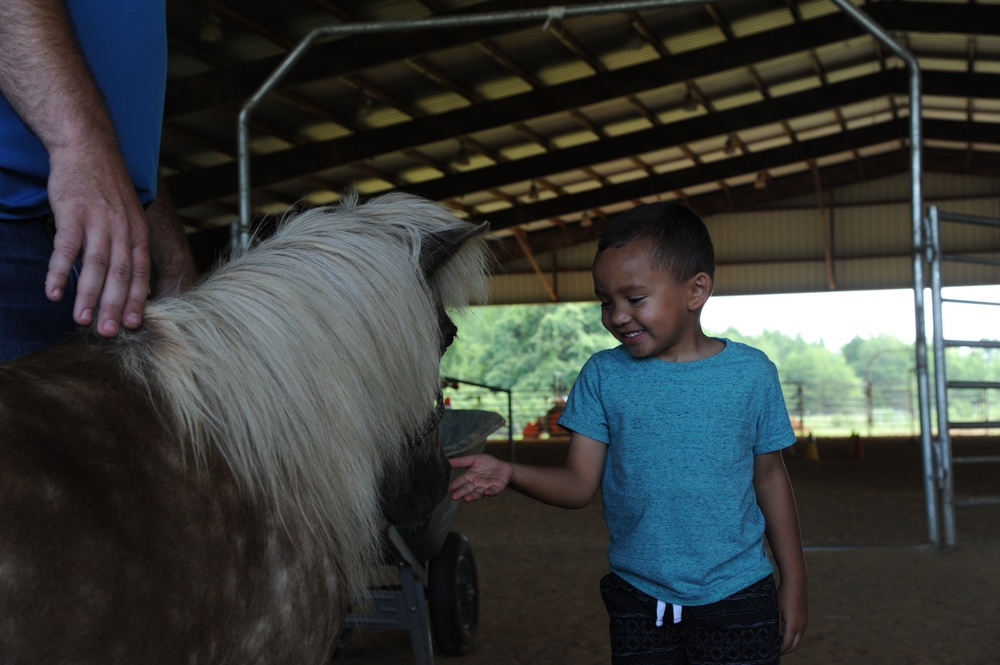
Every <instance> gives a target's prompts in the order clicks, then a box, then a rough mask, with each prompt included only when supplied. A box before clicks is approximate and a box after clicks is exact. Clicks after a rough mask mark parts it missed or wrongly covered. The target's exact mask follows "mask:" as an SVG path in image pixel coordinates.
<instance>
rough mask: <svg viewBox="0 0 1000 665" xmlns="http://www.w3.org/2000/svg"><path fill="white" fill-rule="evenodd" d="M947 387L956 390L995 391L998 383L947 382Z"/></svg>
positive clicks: (999, 385)
mask: <svg viewBox="0 0 1000 665" xmlns="http://www.w3.org/2000/svg"><path fill="white" fill-rule="evenodd" d="M947 386H948V387H949V388H954V389H956V390H996V389H1000V381H948V383H947Z"/></svg>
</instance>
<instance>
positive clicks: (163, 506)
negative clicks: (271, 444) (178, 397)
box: [0, 338, 345, 664]
mask: <svg viewBox="0 0 1000 665" xmlns="http://www.w3.org/2000/svg"><path fill="white" fill-rule="evenodd" d="M100 346H101V345H100V343H98V342H94V341H93V340H85V339H82V338H81V339H76V340H73V341H70V342H67V343H65V344H63V345H60V346H59V347H57V348H56V349H53V350H51V351H49V352H48V353H45V354H42V355H37V356H34V357H29V358H26V359H22V360H20V361H16V362H14V363H10V364H7V365H0V394H2V395H4V396H6V397H5V398H4V399H3V400H2V401H0V422H4V423H5V424H6V428H5V429H6V435H5V436H3V437H0V520H2V521H0V533H2V534H3V537H2V538H0V603H2V606H0V643H2V645H3V653H0V662H2V663H19V664H20V663H71V662H89V661H84V660H83V659H84V658H85V657H86V655H87V654H93V653H108V654H114V662H120V663H145V664H153V663H206V662H211V663H258V662H259V663H264V662H268V663H303V662H312V660H314V657H315V654H316V653H329V651H330V643H329V642H330V639H331V638H330V635H331V626H332V625H334V624H335V623H337V622H338V621H339V619H338V617H340V616H342V615H343V613H344V611H345V607H344V600H343V598H342V597H341V596H342V594H340V593H338V591H339V590H340V588H341V587H342V585H343V580H341V579H339V577H340V575H339V571H338V570H337V566H336V564H335V562H334V561H333V560H332V557H330V556H327V557H322V556H315V557H305V558H303V557H300V556H297V555H296V554H297V551H299V550H302V549H308V550H310V551H313V552H314V553H315V552H316V551H317V550H318V543H317V542H316V540H315V538H314V537H313V535H311V533H310V531H309V530H308V529H303V528H302V525H296V524H279V523H277V522H276V520H275V518H274V517H273V513H269V512H267V511H262V510H261V508H260V506H259V505H258V504H257V503H256V502H254V501H253V500H252V499H251V498H250V497H248V496H247V495H246V493H245V492H239V491H237V488H236V487H235V486H234V484H233V480H232V477H231V476H230V475H229V474H228V473H225V470H224V468H223V466H222V465H221V463H220V462H219V461H218V460H213V461H212V465H211V468H210V469H209V470H208V472H207V473H205V474H198V473H195V472H192V471H191V470H190V466H189V465H186V464H185V463H184V461H183V460H182V459H181V457H180V452H179V448H178V447H171V446H163V445H156V444H155V443H152V442H159V441H162V440H163V439H164V437H165V432H164V431H163V430H162V428H161V426H160V425H159V424H158V422H157V419H156V417H155V415H154V414H153V413H152V411H151V410H150V407H149V406H148V405H147V400H146V399H145V396H144V395H142V394H140V393H137V392H136V388H135V386H133V385H130V382H129V380H128V379H127V378H126V377H125V376H123V375H122V373H121V372H120V371H118V370H117V369H116V367H115V362H114V361H113V360H112V359H111V357H110V356H108V355H106V354H105V353H103V352H102V350H101V348H100ZM67 409H70V410H71V413H66V410H67ZM268 515H271V517H268ZM149 516H157V517H156V519H155V520H151V519H149ZM262 523H263V524H265V525H266V527H265V528H264V529H261V528H260V527H261V524H262ZM276 571H278V574H277V575H276V574H275V573H276ZM57 598H58V599H60V601H59V603H58V604H56V603H53V602H51V600H50V599H57ZM137 607H139V608H142V611H141V612H137V611H136V609H135V608H137ZM232 608H237V611H236V612H233V610H232ZM149 616H157V617H161V618H162V623H160V624H157V625H149V623H148V617H149ZM248 624H251V625H253V627H254V629H253V636H252V639H249V640H248V639H247V636H246V634H245V631H246V626H247V625H248ZM208 626H210V627H211V630H212V632H213V636H212V639H211V640H210V641H207V642H206V641H205V640H204V639H203V638H204V635H203V632H204V631H205V630H206V627H208ZM46 635H49V636H50V639H44V638H43V639H40V637H42V636H46ZM317 641H318V642H319V643H317ZM192 649H193V650H192ZM265 654H266V655H265Z"/></svg>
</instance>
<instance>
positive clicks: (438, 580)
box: [335, 409, 504, 665]
mask: <svg viewBox="0 0 1000 665" xmlns="http://www.w3.org/2000/svg"><path fill="white" fill-rule="evenodd" d="M503 424H504V419H503V416H501V415H500V414H498V413H494V412H492V411H480V410H475V409H448V410H446V411H445V413H444V417H443V418H442V420H441V425H440V433H441V444H442V446H444V450H445V454H447V456H448V457H460V456H462V455H472V454H475V453H479V452H482V451H483V449H484V448H485V447H486V437H488V436H489V435H490V434H492V433H493V432H495V431H496V430H497V429H498V428H499V427H501V426H502V425H503ZM459 505H460V504H459V502H456V501H451V500H450V499H445V500H444V501H442V502H441V503H440V504H439V505H438V506H437V508H435V509H434V512H433V513H432V514H431V518H430V521H429V522H428V525H427V527H426V528H425V529H423V530H422V531H420V532H419V533H407V532H403V531H401V529H398V528H397V527H395V526H390V527H389V528H388V529H387V533H386V538H387V540H388V543H389V545H390V548H389V550H390V560H389V561H387V564H391V565H393V566H395V567H396V569H397V570H398V573H399V583H398V584H392V585H390V586H382V587H378V588H373V589H370V590H369V591H370V597H369V600H368V602H367V603H366V605H365V607H364V608H358V609H357V610H355V609H353V608H352V610H351V612H349V614H348V616H347V619H346V620H345V622H344V626H345V628H344V632H343V633H342V636H341V640H340V642H339V643H338V653H339V652H341V651H343V650H344V649H345V648H346V647H347V645H348V643H349V641H350V636H351V632H352V631H353V630H354V629H390V630H406V631H408V632H409V633H410V641H411V643H412V644H413V655H414V661H415V662H416V664H417V665H432V664H433V662H434V650H433V647H432V641H431V635H432V634H433V643H434V644H436V645H437V647H438V649H439V650H440V651H441V652H442V653H445V654H447V655H449V656H457V655H461V654H463V653H465V652H466V651H468V649H469V647H471V646H472V643H473V642H474V640H475V636H476V629H477V627H478V625H479V580H478V577H477V574H476V561H475V558H474V557H473V554H472V547H471V545H470V544H469V541H468V539H466V537H465V536H464V535H462V534H461V533H459V532H457V531H451V530H450V529H451V523H452V521H453V520H454V518H455V513H456V512H457V511H458V507H459ZM428 624H429V625H428ZM335 657H336V654H335Z"/></svg>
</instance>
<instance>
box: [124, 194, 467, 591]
mask: <svg viewBox="0 0 1000 665" xmlns="http://www.w3.org/2000/svg"><path fill="white" fill-rule="evenodd" d="M449 224H467V222H463V221H461V220H458V219H457V218H455V217H454V215H452V214H451V213H450V212H449V211H448V210H447V209H444V208H442V207H441V206H439V205H437V204H435V203H432V202H429V201H426V200H424V199H418V198H416V197H412V196H406V195H399V194H392V195H386V196H383V197H380V198H378V199H374V200H372V201H370V202H369V203H367V204H364V205H358V204H357V203H356V201H352V200H350V199H347V200H346V201H345V202H344V203H343V204H342V205H340V206H336V207H333V208H327V209H320V210H314V211H308V212H305V213H301V214H299V215H297V216H295V217H293V218H290V219H288V220H286V221H285V222H284V223H283V224H282V226H281V228H280V229H279V230H278V231H277V232H276V233H275V235H274V236H273V237H272V238H270V239H268V240H266V241H264V242H263V243H261V245H260V246H258V247H256V248H255V249H253V250H252V251H251V252H249V253H248V254H247V255H245V256H243V257H240V258H239V259H236V260H234V261H233V262H231V263H230V264H227V265H225V266H223V267H222V268H221V269H219V270H218V271H216V272H215V273H214V274H213V275H211V276H209V277H208V278H207V279H206V280H205V281H204V282H203V283H202V284H200V285H199V286H198V287H196V288H195V289H193V290H192V291H191V292H189V293H187V294H185V295H183V296H181V297H178V298H174V299H169V300H164V301H160V302H152V303H150V306H149V309H148V313H147V316H146V328H147V333H146V334H144V335H137V336H134V337H132V338H130V339H127V340H126V343H125V344H124V345H123V348H126V347H127V348H128V349H129V351H128V353H126V354H124V355H123V357H124V358H125V359H126V364H127V365H128V366H129V367H130V368H131V370H132V372H133V373H134V374H136V375H138V376H140V377H142V378H144V379H145V380H146V381H147V382H148V383H149V384H150V385H151V387H152V388H153V389H155V392H156V393H158V394H162V395H163V396H165V399H166V400H167V404H166V405H165V407H164V411H165V413H166V414H167V415H166V419H167V420H168V422H170V423H173V425H174V427H175V428H176V429H177V431H178V432H179V433H180V435H181V436H182V438H183V439H184V440H185V441H186V443H187V445H189V446H190V453H191V454H192V455H193V457H194V458H195V459H205V458H207V457H209V456H211V455H212V454H213V451H218V453H219V454H221V456H222V457H223V458H224V459H225V461H226V463H227V464H228V465H229V466H230V468H231V469H232V470H233V472H234V473H235V475H236V477H237V479H238V480H239V481H240V482H241V483H242V484H243V485H244V486H245V487H246V488H248V489H249V490H251V491H254V492H256V493H258V494H260V495H262V496H263V497H264V498H266V499H268V500H271V501H273V502H274V503H275V504H276V505H277V506H278V507H279V508H280V509H282V510H293V511H295V512H296V513H298V517H300V518H301V519H303V520H305V523H306V524H316V523H318V524H320V525H322V526H320V527H319V528H321V529H323V530H325V532H326V535H328V536H329V537H330V538H332V539H334V540H335V541H336V542H337V543H338V545H339V549H340V550H341V551H342V553H343V556H345V557H346V560H345V561H344V564H345V569H346V570H347V571H348V579H350V580H354V581H355V582H356V583H358V584H361V582H362V581H363V580H364V579H365V574H364V573H365V571H366V569H367V566H368V564H369V563H371V561H372V557H373V556H374V555H375V547H376V545H377V540H376V538H375V536H376V534H377V533H378V529H379V520H380V517H379V500H378V499H379V498H378V496H377V488H378V485H379V482H378V481H379V476H380V475H381V473H382V472H383V470H384V469H386V468H389V469H392V468H395V467H397V466H398V465H399V463H400V456H401V455H402V453H403V450H402V445H401V444H402V443H403V442H405V440H406V438H407V436H408V435H409V434H410V433H412V432H414V431H416V430H418V429H419V428H420V427H421V426H422V424H423V421H424V420H425V419H426V417H427V415H428V414H429V412H430V409H431V408H432V404H433V400H434V397H435V394H436V392H437V390H438V381H439V377H438V365H439V357H438V352H439V348H438V342H439V340H438V318H437V308H436V306H435V304H434V300H433V298H432V297H431V294H430V293H428V290H427V286H428V285H427V284H425V283H424V277H423V276H422V275H421V274H420V270H419V265H420V261H419V254H420V248H421V241H422V239H423V238H424V237H426V236H427V235H428V234H429V233H432V232H433V231H435V230H440V229H441V228H442V226H445V225H449ZM483 242H484V241H483V240H481V239H479V238H476V239H474V240H472V241H470V242H469V243H466V244H465V245H464V246H463V247H462V248H461V249H460V250H459V252H458V253H457V254H456V255H455V257H454V258H453V259H452V260H450V261H449V262H447V263H446V264H445V265H444V266H443V267H442V268H441V269H440V270H439V271H438V272H437V273H436V274H435V275H433V276H432V277H431V278H430V284H429V286H430V287H431V288H433V289H436V290H437V291H438V294H439V296H440V297H441V299H442V302H444V304H445V305H446V306H449V307H460V306H464V305H466V304H468V303H469V302H470V298H477V299H480V300H483V299H484V298H483V296H484V295H485V290H486V274H485V261H486V258H485V251H484V245H483ZM355 591H356V592H360V591H361V588H360V587H359V588H355Z"/></svg>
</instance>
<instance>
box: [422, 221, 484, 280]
mask: <svg viewBox="0 0 1000 665" xmlns="http://www.w3.org/2000/svg"><path fill="white" fill-rule="evenodd" d="M489 228H490V225H489V223H487V222H483V223H482V224H473V223H469V224H461V225H455V226H450V227H448V228H447V229H444V230H443V231H438V232H436V233H432V234H430V236H429V237H427V238H425V239H424V242H423V246H422V248H421V251H420V267H421V268H422V269H423V271H424V274H425V275H432V274H434V271H436V270H437V269H438V268H440V267H441V264H443V263H444V262H445V261H447V260H448V259H450V258H451V257H452V256H453V255H454V254H455V252H457V251H458V248H459V247H461V246H462V243H464V242H465V241H466V240H468V239H469V238H472V237H474V236H477V235H479V234H480V233H485V232H486V231H487V230H488V229H489Z"/></svg>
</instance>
